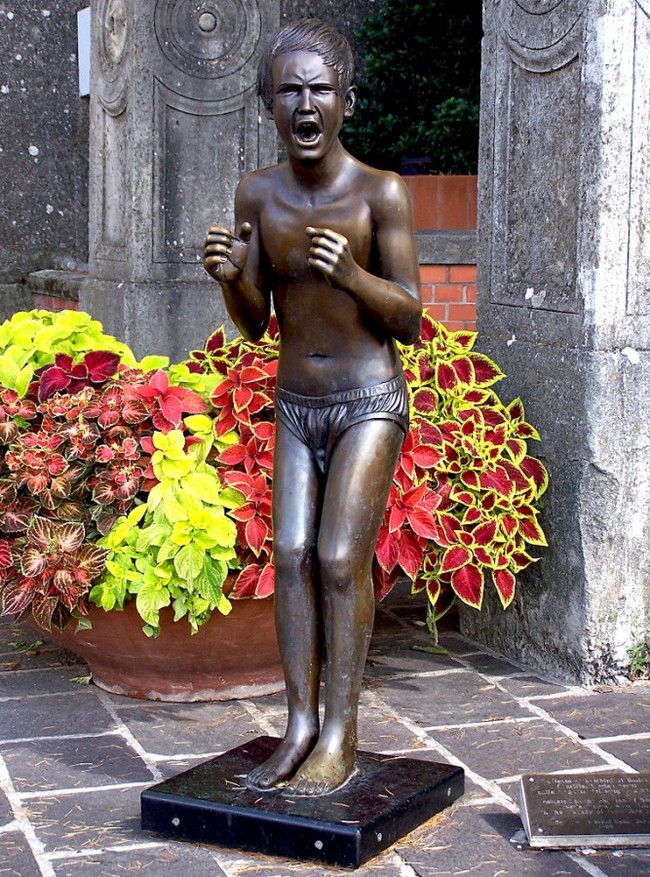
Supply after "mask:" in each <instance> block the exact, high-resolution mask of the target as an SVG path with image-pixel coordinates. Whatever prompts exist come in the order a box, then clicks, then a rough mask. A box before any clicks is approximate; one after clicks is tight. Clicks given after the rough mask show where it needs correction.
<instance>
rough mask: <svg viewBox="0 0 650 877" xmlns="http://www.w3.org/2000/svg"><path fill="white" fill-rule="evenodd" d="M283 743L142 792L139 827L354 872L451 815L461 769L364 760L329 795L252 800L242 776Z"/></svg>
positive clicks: (252, 749) (370, 756)
mask: <svg viewBox="0 0 650 877" xmlns="http://www.w3.org/2000/svg"><path fill="white" fill-rule="evenodd" d="M277 743H278V740H277V739H276V738H273V737H258V738H257V739H255V740H252V741H251V742H250V743H247V744H245V745H243V746H239V747H238V748H237V749H231V750H230V751H229V752H226V753H224V755H220V756H218V757H217V758H213V759H212V760H211V761H206V762H205V763H204V764H200V765H198V766H197V767H193V768H191V769H190V770H187V771H185V772H184V773H181V774H179V775H178V776H175V777H172V778H171V779H169V780H165V781H164V782H162V783H158V785H156V786H153V787H152V788H150V789H148V790H147V791H145V792H143V793H142V827H143V829H145V830H147V831H152V832H156V833H157V834H162V835H166V836H168V837H173V838H176V839H178V840H187V841H197V842H201V843H211V844H220V845H222V846H226V847H232V848H236V849H242V850H249V851H252V852H259V853H266V854H268V855H275V856H282V857H283V858H290V859H299V860H304V861H314V862H322V863H325V864H328V865H340V866H343V867H347V868H358V867H359V865H361V864H363V862H366V861H367V860H368V859H370V858H372V857H373V856H375V855H377V853H379V852H381V850H383V849H385V848H386V847H388V846H390V845H391V844H392V843H394V842H395V841H396V840H398V839H399V838H400V837H403V836H404V835H405V834H407V833H408V832H409V831H411V830H412V829H414V828H415V827H416V826H417V825H420V824H421V823H422V822H425V821H426V820H427V819H429V818H430V817H431V816H433V815H435V814H436V813H439V812H440V811H441V810H443V809H444V808H445V807H448V806H449V805H450V804H451V803H452V802H453V801H455V800H456V799H457V798H458V797H460V795H462V794H463V791H464V786H465V778H464V772H463V770H462V768H460V767H454V766H450V765H448V764H438V763H435V762H430V761H419V760H416V759H412V758H401V757H400V756H394V755H376V754H374V753H370V752H359V753H358V761H359V772H358V773H357V774H356V775H355V776H354V777H352V779H351V780H350V781H349V782H348V783H347V784H346V785H345V786H343V788H342V789H339V790H338V791H336V792H333V793H332V794H331V795H323V796H321V797H318V798H302V797H297V796H294V797H285V796H284V795H282V794H281V792H280V791H278V790H273V791H270V792H256V791H254V790H252V789H247V788H246V786H245V785H244V781H245V777H246V774H247V773H248V772H249V771H250V770H251V769H252V768H253V767H255V766H256V765H258V764H260V763H261V762H262V761H264V760H265V759H266V758H268V756H269V755H270V754H271V753H272V752H273V750H274V749H275V747H276V745H277Z"/></svg>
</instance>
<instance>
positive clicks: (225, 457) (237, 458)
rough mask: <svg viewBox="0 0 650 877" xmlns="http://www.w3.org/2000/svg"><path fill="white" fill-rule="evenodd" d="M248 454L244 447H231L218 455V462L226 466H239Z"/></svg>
mask: <svg viewBox="0 0 650 877" xmlns="http://www.w3.org/2000/svg"><path fill="white" fill-rule="evenodd" d="M247 456H248V452H247V450H246V447H245V446H244V445H231V446H230V447H228V448H226V450H225V451H222V452H221V453H220V454H219V458H218V459H219V462H220V463H224V464H225V465H226V466H239V465H241V464H242V463H243V462H244V460H245V459H246V458H247Z"/></svg>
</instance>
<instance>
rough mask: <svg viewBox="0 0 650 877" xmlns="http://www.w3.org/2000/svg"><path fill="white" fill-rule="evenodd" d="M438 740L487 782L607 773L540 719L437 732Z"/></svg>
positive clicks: (590, 754) (598, 760)
mask: <svg viewBox="0 0 650 877" xmlns="http://www.w3.org/2000/svg"><path fill="white" fill-rule="evenodd" d="M435 737H436V740H438V742H440V743H442V744H443V745H444V746H446V748H447V749H449V751H450V752H451V753H452V754H453V755H455V756H456V757H457V758H458V759H460V760H462V761H463V762H464V763H465V764H466V765H467V766H468V767H470V768H471V769H472V770H474V771H476V773H478V774H480V775H481V776H484V777H487V778H488V779H495V780H496V779H498V778H499V777H510V776H514V775H515V774H517V775H520V774H522V773H555V772H556V771H560V770H569V769H576V770H579V769H581V768H585V767H596V766H600V767H601V769H602V770H607V769H608V765H607V764H606V762H605V761H604V760H603V759H602V758H600V757H599V756H598V755H596V754H595V753H593V752H592V751H591V750H589V749H586V748H585V747H584V746H582V745H581V744H580V741H579V740H575V739H573V738H571V737H568V736H567V735H566V734H562V733H561V732H560V731H558V730H557V729H556V728H555V727H554V726H553V725H550V724H549V723H548V722H544V721H542V720H541V719H536V720H534V721H530V722H528V721H525V722H517V721H514V722H496V723H494V724H492V725H480V726H477V727H466V728H454V729H450V730H438V731H436V734H435Z"/></svg>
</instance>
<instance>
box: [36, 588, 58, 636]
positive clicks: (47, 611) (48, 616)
mask: <svg viewBox="0 0 650 877" xmlns="http://www.w3.org/2000/svg"><path fill="white" fill-rule="evenodd" d="M58 605H59V598H58V597H56V596H54V597H36V598H35V599H34V602H33V603H32V618H33V619H34V621H35V622H36V623H37V624H39V625H40V626H41V627H42V628H43V629H44V630H51V629H52V625H53V624H54V615H55V612H56V610H57V607H58Z"/></svg>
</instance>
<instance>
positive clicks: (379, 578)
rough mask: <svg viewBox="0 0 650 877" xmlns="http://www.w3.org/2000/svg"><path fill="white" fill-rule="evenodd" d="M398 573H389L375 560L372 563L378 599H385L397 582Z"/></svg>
mask: <svg viewBox="0 0 650 877" xmlns="http://www.w3.org/2000/svg"><path fill="white" fill-rule="evenodd" d="M396 581H397V575H396V574H395V573H387V572H386V570H385V569H382V567H381V566H380V565H379V563H377V562H375V563H373V565H372V587H373V590H374V592H375V598H376V599H377V600H383V599H384V597H386V595H387V594H389V593H390V592H391V591H392V589H393V586H394V585H395V582H396Z"/></svg>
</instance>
